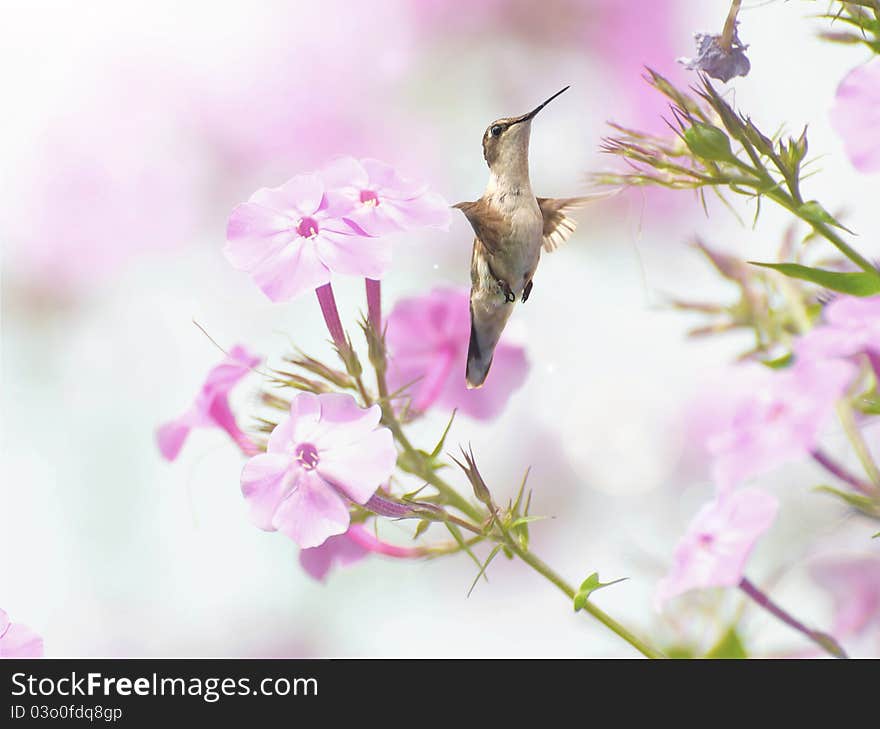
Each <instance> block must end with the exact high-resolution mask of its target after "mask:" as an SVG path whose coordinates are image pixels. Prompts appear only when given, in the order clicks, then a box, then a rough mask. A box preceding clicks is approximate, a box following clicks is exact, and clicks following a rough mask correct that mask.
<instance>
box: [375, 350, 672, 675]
mask: <svg viewBox="0 0 880 729" xmlns="http://www.w3.org/2000/svg"><path fill="white" fill-rule="evenodd" d="M379 357H380V359H381V361H380V362H378V366H375V365H376V363H374V366H375V370H376V387H377V389H378V391H379V404H380V406H381V408H382V422H383V424H384V425H385V426H386V427H387V428H388V429H389V430H390V431H391V433H392V435H393V436H394V439H395V440H396V441H397V443H398V444H399V445H400V447H401V448H403V451H404V454H405V455H406V457H407V461H408V468H407V470H409V472H410V473H413V474H414V475H417V476H419V477H420V478H422V479H424V480H425V481H427V482H428V483H429V484H430V485H431V486H433V487H434V488H435V489H437V491H438V492H439V493H440V495H441V496H443V498H444V499H445V500H446V503H447V504H449V506H452V507H454V508H456V509H458V510H459V511H460V512H462V513H463V514H465V515H467V516H468V517H470V518H471V519H473V520H474V522H476V523H477V524H480V523H482V522H484V516H485V515H484V514H483V513H482V511H481V510H480V509H479V508H477V507H476V506H475V505H474V504H472V503H471V502H470V501H468V500H467V499H465V498H464V497H463V496H462V495H461V494H459V493H458V491H456V489H455V488H453V487H452V486H451V485H450V484H448V483H446V481H445V480H444V479H442V478H440V477H439V476H438V475H437V473H436V472H435V470H434V467H433V465H432V464H431V463H429V462H427V461H426V459H425V456H424V455H423V454H422V453H420V452H419V451H418V450H416V448H415V447H414V446H413V444H412V443H410V441H409V438H407V436H406V433H404V432H403V427H402V426H401V424H400V421H399V420H398V419H397V415H396V413H395V412H394V408H393V407H392V405H391V403H390V402H389V400H388V384H387V381H386V379H385V353H384V351H383V352H381V353H380V355H379ZM449 521H450V522H452V523H454V524H458V525H459V526H462V527H466V528H468V529H471V530H472V531H474V529H472V526H471V525H470V524H468V523H467V522H464V521H463V520H460V519H458V518H455V517H451V518H450V519H449ZM495 522H496V525H497V526H498V528H499V530H500V531H501V536H500V539H496V540H497V541H501V542H503V543H504V544H506V545H507V546H508V547H509V548H510V550H511V551H512V552H513V553H514V554H516V555H517V556H518V557H519V558H520V559H521V560H522V561H523V562H525V563H526V564H527V565H529V566H530V567H531V568H532V569H533V570H535V571H536V572H537V573H538V574H540V575H542V576H543V577H545V578H546V579H547V580H549V581H550V582H551V583H553V584H554V585H556V587H558V588H559V589H560V590H561V591H562V592H563V593H565V595H566V596H567V597H568V598H569V600H574V596H575V591H574V588H573V587H572V586H571V585H569V584H568V583H567V582H566V581H565V580H563V579H562V577H560V576H559V575H558V574H556V572H554V571H553V570H552V569H551V568H550V566H549V565H547V564H546V563H545V562H544V561H543V560H541V559H540V558H539V557H537V556H536V555H534V554H532V553H531V552H529V551H528V550H524V549H523V548H522V547H520V545H519V544H518V543H517V542H516V540H514V539H513V538H511V536H510V534H509V533H508V532H507V530H505V529H504V527H503V525H502V524H501V522H500V520H498V519H496V520H495ZM488 528H489V527H487V529H488ZM482 536H488V534H487V535H480V536H478V537H477V538H482ZM584 609H585V610H586V611H587V612H588V613H590V615H592V616H593V617H594V618H595V619H596V620H598V621H599V622H600V623H602V624H603V625H604V626H605V627H606V628H608V629H609V630H611V631H612V632H614V633H616V634H617V635H618V636H620V637H621V638H622V639H623V640H625V641H626V642H627V643H629V644H630V645H631V646H632V647H633V648H635V649H636V650H637V651H639V653H641V654H642V655H644V656H646V657H648V658H665V656H664V655H663V654H662V653H660V652H658V651H656V650H654V649H653V648H651V647H650V646H649V645H647V644H646V643H644V642H643V641H642V640H641V639H640V638H638V637H636V636H635V635H633V634H632V633H631V632H629V630H627V629H626V628H624V627H623V626H622V625H621V624H620V623H618V622H617V621H616V620H614V618H612V617H611V616H610V615H608V614H607V613H606V612H605V611H603V610H601V609H600V608H598V607H596V606H595V605H593V604H592V603H590V602H589V601H587V604H586V605H585V606H584Z"/></svg>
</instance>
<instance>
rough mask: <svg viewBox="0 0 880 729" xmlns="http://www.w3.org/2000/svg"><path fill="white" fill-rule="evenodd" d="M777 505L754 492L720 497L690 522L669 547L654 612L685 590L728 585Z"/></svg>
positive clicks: (734, 580)
mask: <svg viewBox="0 0 880 729" xmlns="http://www.w3.org/2000/svg"><path fill="white" fill-rule="evenodd" d="M778 509H779V502H778V501H777V500H776V498H775V497H774V496H772V495H770V494H768V493H766V492H764V491H760V490H758V489H752V488H747V489H742V490H740V491H734V492H731V493H727V494H724V493H721V494H719V495H718V496H717V497H716V498H715V500H714V501H712V502H710V503H708V504H706V505H705V506H704V507H703V508H702V509H700V511H698V512H697V514H696V516H695V517H694V518H693V520H692V521H691V523H690V525H689V526H688V528H687V531H686V532H685V534H684V536H683V537H682V538H681V540H680V541H679V543H678V546H677V547H676V548H675V557H674V561H673V565H672V569H670V571H669V573H668V574H667V575H666V577H664V578H663V579H662V580H661V581H660V583H659V585H658V586H657V592H656V594H655V598H654V599H655V604H656V606H657V608H658V609H660V608H662V606H663V604H664V603H665V602H666V601H667V600H669V599H670V598H673V597H675V596H676V595H681V594H682V593H685V592H688V591H690V590H696V589H705V588H708V587H733V586H734V585H737V584H739V582H740V580H742V578H743V570H744V568H745V565H746V562H747V561H748V559H749V555H750V554H751V553H752V549H754V546H755V543H756V542H757V541H758V539H759V538H760V537H761V535H762V534H764V532H766V531H767V530H768V529H769V528H770V526H771V525H772V524H773V521H774V520H775V519H776V512H777V511H778Z"/></svg>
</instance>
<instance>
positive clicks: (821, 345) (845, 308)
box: [794, 296, 880, 360]
mask: <svg viewBox="0 0 880 729" xmlns="http://www.w3.org/2000/svg"><path fill="white" fill-rule="evenodd" d="M823 317H824V320H825V323H824V324H822V325H819V326H817V327H816V328H815V329H812V330H811V331H809V332H807V333H806V334H805V335H804V336H802V337H799V338H798V339H797V340H796V341H795V345H794V352H795V355H796V356H797V357H798V358H799V359H806V360H818V359H833V358H838V357H852V356H855V355H858V354H863V353H864V354H868V355H869V356H871V357H874V358H876V357H880V296H871V297H867V298H861V297H858V296H840V297H838V298H836V299H834V300H833V301H832V302H831V303H829V304H828V305H827V306H826V307H825V309H824V311H823Z"/></svg>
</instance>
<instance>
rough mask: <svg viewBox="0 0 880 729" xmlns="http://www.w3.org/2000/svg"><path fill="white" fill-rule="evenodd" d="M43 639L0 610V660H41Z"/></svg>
mask: <svg viewBox="0 0 880 729" xmlns="http://www.w3.org/2000/svg"><path fill="white" fill-rule="evenodd" d="M42 657H43V639H42V638H41V637H40V636H39V635H37V634H36V633H35V632H34V631H33V630H31V629H30V628H28V627H27V626H26V625H22V624H21V623H13V622H10V620H9V616H8V615H7V614H6V613H5V612H4V611H3V610H0V658H42Z"/></svg>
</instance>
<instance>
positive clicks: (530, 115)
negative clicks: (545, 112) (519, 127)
mask: <svg viewBox="0 0 880 729" xmlns="http://www.w3.org/2000/svg"><path fill="white" fill-rule="evenodd" d="M569 88H571V87H570V86H566V87H565V88H564V89H562V91H557V92H556V93H555V94H553V96H551V97H550V98H549V99H547V101H545V102H544V103H543V104H541V105H540V106H536V107H535V108H534V109H532V110H531V111H530V112H529V113H528V114H523V115H522V116H521V117H520V118H519V119H517V120H516V121H515V122H513V123H514V124H519V123H520V122H524V121H528V120H529V119H533V118H534V117H535V116H537V114H538V112H539V111H541V109H543V108H544V107H545V106H547V104H549V103H550V102H551V101H553V99H555V98H556V97H557V96H559V94H561V93H562V92H563V91H568V90H569Z"/></svg>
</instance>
